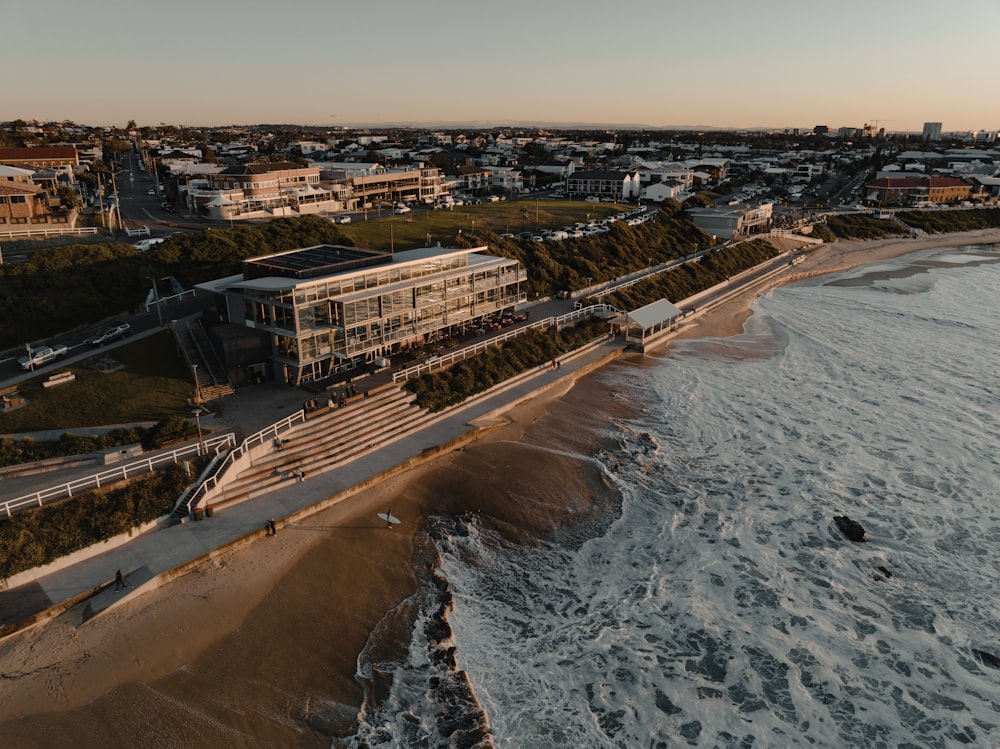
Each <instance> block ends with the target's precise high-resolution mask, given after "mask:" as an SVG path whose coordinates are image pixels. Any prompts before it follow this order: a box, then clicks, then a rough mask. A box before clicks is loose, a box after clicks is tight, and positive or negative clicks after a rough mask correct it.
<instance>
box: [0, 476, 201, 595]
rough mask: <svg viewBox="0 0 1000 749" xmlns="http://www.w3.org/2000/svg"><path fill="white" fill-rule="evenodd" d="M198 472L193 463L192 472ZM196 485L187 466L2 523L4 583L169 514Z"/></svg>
mask: <svg viewBox="0 0 1000 749" xmlns="http://www.w3.org/2000/svg"><path fill="white" fill-rule="evenodd" d="M197 470H200V469H199V468H198V466H197V465H196V464H192V472H194V471H197ZM192 475H193V473H192ZM191 480H192V479H191V477H190V476H188V474H187V472H186V471H185V470H184V467H183V466H181V465H171V466H168V467H167V468H164V469H162V470H159V471H156V472H154V473H151V474H149V475H146V476H142V477H140V478H137V479H134V480H132V481H129V482H128V483H126V484H124V485H123V486H120V487H118V488H112V489H107V490H105V489H102V490H99V491H92V492H87V493H86V494H81V495H78V496H76V497H72V498H68V499H65V500H63V501H62V502H59V503H58V504H53V505H49V506H47V507H40V508H38V509H36V510H29V511H26V512H21V513H18V514H16V515H14V516H13V517H11V518H6V519H4V520H2V521H0V578H5V579H6V578H9V577H10V576H11V575H15V574H17V573H18V572H23V571H25V570H29V569H32V568H33V567H38V566H40V565H43V564H48V563H50V562H52V561H54V560H56V559H59V558H60V557H63V556H66V555H67V554H71V553H72V552H74V551H78V550H80V549H84V548H86V547H88V546H91V545H93V544H95V543H98V542H99V541H104V540H106V539H108V538H112V537H113V536H117V535H119V534H121V533H127V532H128V531H130V530H132V529H133V528H136V527H138V526H140V525H143V524H144V523H148V522H150V521H151V520H155V519H156V518H158V517H160V516H162V515H165V514H167V513H169V512H170V511H171V510H172V509H173V506H174V502H175V501H176V499H177V497H178V496H180V494H181V492H182V491H184V488H185V487H186V486H187V485H188V484H189V483H190V482H191Z"/></svg>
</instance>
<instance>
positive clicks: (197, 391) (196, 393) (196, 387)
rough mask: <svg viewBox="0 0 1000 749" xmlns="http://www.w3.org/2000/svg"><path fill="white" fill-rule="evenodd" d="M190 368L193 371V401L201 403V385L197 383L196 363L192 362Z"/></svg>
mask: <svg viewBox="0 0 1000 749" xmlns="http://www.w3.org/2000/svg"><path fill="white" fill-rule="evenodd" d="M191 369H192V371H193V372H194V401H195V403H201V385H200V384H199V383H198V365H197V364H192V365H191Z"/></svg>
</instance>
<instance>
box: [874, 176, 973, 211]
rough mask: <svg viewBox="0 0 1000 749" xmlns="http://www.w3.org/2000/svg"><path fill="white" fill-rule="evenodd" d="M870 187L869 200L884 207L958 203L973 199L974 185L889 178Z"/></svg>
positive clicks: (949, 180)
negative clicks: (971, 197)
mask: <svg viewBox="0 0 1000 749" xmlns="http://www.w3.org/2000/svg"><path fill="white" fill-rule="evenodd" d="M866 187H867V190H868V197H869V199H870V200H874V201H875V203H877V204H878V205H883V206H889V205H903V206H906V205H916V204H918V203H935V204H941V203H954V202H957V201H961V200H968V199H969V197H970V196H971V195H972V185H971V184H969V183H968V182H966V181H964V180H961V179H958V178H957V177H899V178H893V177H885V178H883V179H877V180H875V181H874V182H870V183H869V184H868V185H867V186H866Z"/></svg>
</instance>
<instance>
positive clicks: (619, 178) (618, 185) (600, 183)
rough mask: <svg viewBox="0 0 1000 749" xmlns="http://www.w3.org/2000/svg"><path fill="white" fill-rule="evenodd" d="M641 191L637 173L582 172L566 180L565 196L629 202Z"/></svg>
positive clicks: (575, 173)
mask: <svg viewBox="0 0 1000 749" xmlns="http://www.w3.org/2000/svg"><path fill="white" fill-rule="evenodd" d="M641 189H642V188H641V184H640V178H639V173H638V172H616V171H583V172H574V173H573V174H571V175H569V177H567V178H566V194H567V195H569V196H571V197H591V196H593V197H596V198H609V199H611V200H630V199H632V198H638V197H639V193H640V190H641Z"/></svg>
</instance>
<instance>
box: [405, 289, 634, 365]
mask: <svg viewBox="0 0 1000 749" xmlns="http://www.w3.org/2000/svg"><path fill="white" fill-rule="evenodd" d="M618 312H619V310H617V309H615V308H614V307H612V306H611V305H608V304H595V305H592V306H590V307H584V308H582V309H577V310H573V311H572V312H567V313H566V314H565V315H559V316H558V317H546V318H545V319H544V320H538V321H537V322H533V323H531V324H530V325H524V326H522V327H520V328H515V329H514V330H509V331H507V332H506V333H501V334H500V335H498V336H495V337H493V338H490V339H489V340H486V341H480V342H479V343H474V344H472V345H471V346H466V347H465V348H461V349H458V350H457V351H451V352H449V353H447V354H441V355H440V356H432V357H430V358H429V359H428V360H427V361H425V362H423V363H421V364H415V365H414V366H412V367H407V368H406V369H401V370H399V371H398V372H395V373H393V375H392V381H393V382H394V383H400V382H406V381H407V380H409V379H410V378H411V377H419V376H420V375H422V374H425V373H427V372H430V371H432V370H434V369H440V368H441V367H447V366H449V365H451V364H454V363H455V362H459V361H462V360H463V359H467V358H469V357H470V356H475V355H476V354H479V353H481V352H483V351H486V349H488V348H491V347H493V346H499V345H500V344H501V343H503V342H504V341H509V340H510V339H511V338H517V337H518V336H519V335H523V334H524V333H525V332H526V331H529V330H533V329H535V328H550V327H552V326H556V327H558V326H560V325H566V324H567V323H570V322H573V321H574V320H579V319H581V318H584V317H590V316H591V315H599V314H602V313H603V314H610V313H614V314H618Z"/></svg>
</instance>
